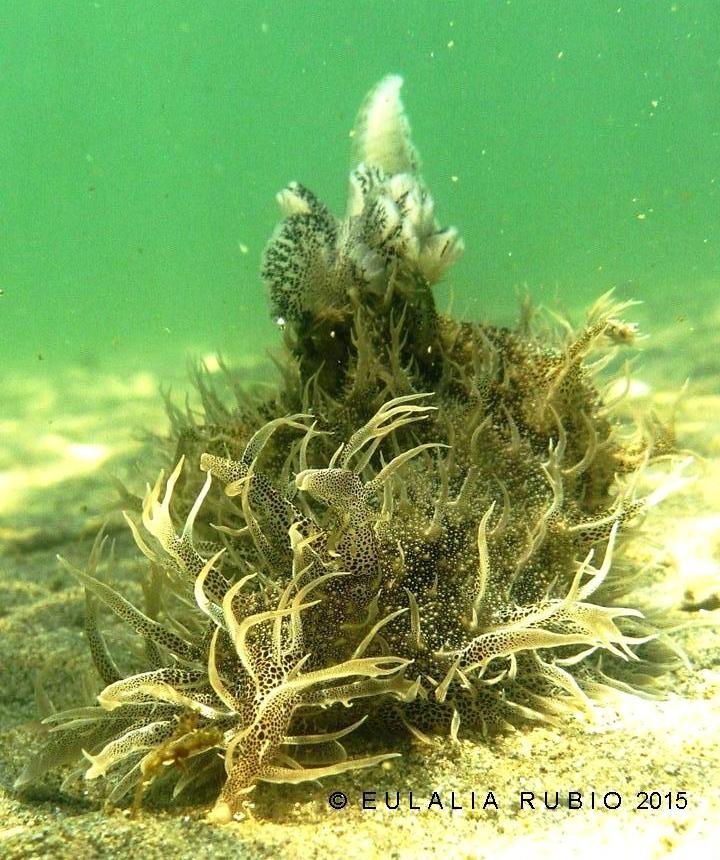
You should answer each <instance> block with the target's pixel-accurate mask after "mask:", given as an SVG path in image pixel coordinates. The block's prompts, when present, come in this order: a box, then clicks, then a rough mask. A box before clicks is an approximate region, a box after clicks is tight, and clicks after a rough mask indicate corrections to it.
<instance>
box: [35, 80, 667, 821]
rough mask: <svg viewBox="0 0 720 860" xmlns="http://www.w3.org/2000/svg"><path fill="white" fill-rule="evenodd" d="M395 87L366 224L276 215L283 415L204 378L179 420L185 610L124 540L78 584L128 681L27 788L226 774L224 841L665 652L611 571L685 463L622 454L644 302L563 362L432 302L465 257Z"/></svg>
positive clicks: (390, 89)
mask: <svg viewBox="0 0 720 860" xmlns="http://www.w3.org/2000/svg"><path fill="white" fill-rule="evenodd" d="M399 87H400V82H399V79H398V78H394V77H391V78H387V79H385V80H384V81H383V82H381V84H380V85H379V86H378V87H377V88H376V89H375V90H373V91H372V93H371V94H370V96H369V97H368V99H367V101H366V103H365V105H364V106H363V109H362V111H361V115H360V119H359V123H358V131H357V137H358V138H359V142H358V147H359V150H358V151H359V155H360V156H361V159H359V160H362V161H363V162H364V163H363V166H361V167H360V168H358V169H357V170H356V171H355V172H354V173H353V177H352V188H353V189H354V191H352V193H351V203H350V206H349V212H348V216H347V217H346V219H345V220H336V219H334V217H333V216H332V215H330V213H329V212H328V211H327V210H326V209H325V208H324V207H323V206H322V205H321V204H320V203H318V201H317V200H316V198H315V197H314V196H313V195H312V194H311V193H310V192H308V191H306V190H305V189H303V188H302V187H301V186H299V185H297V184H293V185H291V186H290V188H289V189H288V190H287V191H286V192H284V193H283V194H282V195H280V198H281V204H282V206H283V211H284V214H285V215H286V219H285V221H284V222H283V224H282V225H281V226H280V228H279V230H278V231H277V233H276V235H275V237H274V238H273V240H272V242H271V244H270V246H269V248H268V250H267V252H266V258H265V266H264V270H263V271H264V276H265V278H266V280H267V281H268V284H269V287H270V291H271V296H272V300H273V302H274V306H275V307H274V310H275V313H276V315H277V316H282V317H283V319H284V321H285V323H286V337H287V342H288V346H289V350H290V352H291V356H292V357H291V358H290V359H289V360H288V362H287V363H286V365H285V366H284V383H283V386H282V388H281V389H280V391H279V392H278V395H277V397H276V398H275V399H274V400H273V401H271V402H268V401H261V400H253V399H252V398H250V397H249V395H246V394H245V393H243V392H242V391H238V403H237V404H236V406H234V407H232V408H231V407H226V406H224V405H222V403H221V402H220V400H219V399H218V398H217V397H216V396H215V394H214V393H213V391H212V390H211V389H210V388H209V387H208V385H207V383H206V382H205V381H203V380H202V379H200V380H199V387H200V392H201V394H202V398H203V402H204V405H205V416H204V418H203V419H202V420H200V421H198V420H197V419H196V418H195V417H194V416H192V415H191V414H190V413H188V414H187V415H185V416H181V415H180V414H179V413H175V414H174V423H175V426H176V444H177V447H178V454H179V455H180V456H179V459H177V465H176V467H175V469H174V471H173V472H172V474H171V475H170V476H169V477H168V478H167V480H165V479H164V477H163V475H161V476H160V478H159V479H158V481H157V483H156V484H155V486H154V487H153V488H151V489H148V491H147V493H146V496H145V499H144V502H143V504H142V510H141V512H140V517H139V520H138V517H137V516H134V515H128V516H127V519H128V522H129V524H130V527H131V529H132V531H133V534H134V536H135V540H136V543H137V545H138V546H139V548H140V550H141V551H142V553H143V554H144V555H145V556H146V557H147V558H148V559H149V563H150V569H151V571H152V572H153V583H154V587H155V589H156V590H158V589H161V590H162V591H163V593H164V595H165V596H164V598H163V600H162V601H159V600H157V599H156V600H154V601H152V603H153V606H152V607H151V608H147V611H146V612H145V613H143V612H141V611H140V610H139V609H138V608H136V607H135V606H134V605H132V604H131V603H129V602H127V601H126V600H125V599H124V598H123V597H122V596H121V595H120V593H119V591H116V590H115V589H114V588H111V587H110V586H109V585H107V584H106V583H105V582H104V581H102V579H101V578H99V577H98V575H97V574H98V570H97V569H98V567H99V566H100V563H101V556H102V541H98V542H97V543H96V546H95V548H94V550H93V554H92V556H91V560H90V564H89V565H88V568H87V569H86V570H79V569H77V568H74V567H73V568H71V569H72V572H73V573H74V574H75V575H76V576H77V577H78V578H79V579H80V581H81V582H82V583H83V584H84V585H85V587H86V591H87V595H88V599H87V610H88V612H87V626H86V633H87V638H88V641H89V644H90V647H91V650H92V653H93V657H94V659H95V664H96V666H97V668H98V671H99V673H100V675H101V677H102V680H103V682H104V683H105V685H106V686H105V688H104V689H103V691H102V692H101V693H100V695H99V696H98V704H97V705H93V706H90V707H82V708H76V709H74V710H70V711H64V712H62V713H60V714H57V715H54V716H52V717H50V718H49V721H48V722H49V725H50V727H51V734H50V739H49V742H48V745H47V746H46V748H45V750H44V751H43V752H42V753H41V754H40V756H39V758H38V759H37V760H36V761H35V762H34V763H33V764H32V765H31V766H30V767H29V768H28V771H27V772H26V773H25V774H24V775H23V776H22V777H21V780H20V782H21V783H24V782H27V781H29V780H31V779H33V778H35V777H36V776H37V775H38V774H39V773H41V772H43V771H44V770H45V769H47V768H48V767H51V766H54V765H56V764H59V763H62V762H66V761H70V760H74V759H75V758H76V757H77V756H78V754H79V753H80V751H81V750H82V751H83V752H84V754H85V757H86V758H87V759H88V761H89V767H88V763H87V762H85V763H84V765H83V767H82V770H83V771H84V772H85V776H86V778H88V779H93V778H96V777H100V776H102V777H104V778H105V779H106V780H107V784H108V794H109V796H110V799H111V800H112V801H120V800H121V799H122V798H124V797H126V796H128V795H130V794H132V792H133V791H134V792H135V796H136V797H138V796H139V792H141V791H142V789H143V787H144V786H145V785H147V784H148V783H149V782H150V781H151V780H152V779H153V778H154V777H155V776H156V775H157V774H158V773H160V772H161V771H162V772H164V773H168V772H170V771H172V772H173V773H174V774H176V775H177V780H176V783H175V787H174V791H175V792H179V791H181V790H183V789H184V788H186V787H188V786H190V785H199V784H201V783H203V782H205V781H208V780H212V779H218V776H219V774H220V773H221V772H222V768H223V764H224V769H225V777H224V784H223V786H222V789H221V792H220V795H219V798H218V799H217V802H216V803H215V806H214V808H213V810H212V813H211V817H212V819H213V820H215V821H220V822H222V821H227V820H229V819H230V818H231V817H232V815H233V814H234V813H235V812H236V811H237V810H238V809H239V807H240V805H241V803H242V800H243V798H244V797H245V795H246V794H247V792H249V791H250V790H251V789H252V788H253V787H254V786H255V784H256V783H257V782H258V781H259V780H263V781H270V782H299V781H302V780H308V779H316V778H318V777H323V776H327V775H331V774H337V773H341V772H342V771H345V770H347V769H350V768H358V767H365V766H371V765H374V764H376V763H378V762H380V761H382V760H383V759H385V758H386V757H388V756H391V755H393V754H394V750H395V749H396V748H397V745H398V740H397V739H398V731H397V730H400V731H409V732H410V733H412V734H413V735H415V736H417V737H419V738H425V737H426V736H427V735H428V734H431V733H436V732H441V733H445V734H447V735H449V736H450V737H451V738H456V737H457V736H458V733H460V732H464V731H468V730H476V731H480V732H483V733H484V732H486V731H488V730H490V729H493V728H496V727H503V726H507V725H509V724H510V725H511V724H517V723H518V722H520V721H523V720H527V719H547V720H553V719H557V718H558V717H564V716H565V715H566V714H568V713H578V714H580V715H584V714H589V713H590V712H591V709H592V706H591V699H592V698H594V697H596V696H598V695H600V694H602V693H603V691H606V690H608V689H609V688H613V687H615V688H618V687H619V688H621V689H625V688H627V683H628V682H627V679H626V680H623V677H624V676H623V675H622V673H621V672H620V668H621V667H622V666H623V665H624V664H629V663H632V662H637V660H638V659H639V658H638V651H639V650H640V649H644V650H645V652H646V653H645V655H644V656H645V657H650V656H652V654H651V652H652V649H653V648H654V649H655V650H656V652H657V650H658V647H659V640H658V638H657V636H656V632H655V631H654V630H652V629H651V628H650V626H649V624H648V623H647V622H646V621H645V620H644V619H643V618H642V616H641V615H640V613H639V612H638V611H637V610H636V609H632V608H625V607H624V606H623V604H622V602H619V596H620V595H622V594H623V592H625V591H626V590H627V585H626V584H624V576H623V571H622V566H620V567H618V566H617V565H612V569H611V563H612V561H613V554H614V552H615V553H616V548H617V545H618V541H619V540H621V537H620V532H621V531H624V527H625V524H626V523H628V522H629V521H630V520H631V519H632V518H633V517H635V516H636V515H637V514H638V513H639V512H640V510H641V509H643V508H645V507H647V506H649V505H653V504H655V503H657V502H658V501H659V500H660V499H661V497H662V496H663V495H664V494H665V493H666V492H668V491H669V490H670V489H672V488H673V487H674V486H675V485H676V484H677V482H678V481H680V480H681V479H680V478H678V479H676V480H669V481H668V482H667V483H666V484H665V485H664V486H663V488H662V489H661V490H659V491H657V492H656V493H654V494H653V495H652V496H650V497H646V498H640V499H638V498H636V497H635V495H634V491H633V481H632V476H633V475H634V474H636V473H637V472H638V470H640V469H642V468H643V467H644V466H645V465H646V464H647V463H648V462H649V461H650V460H651V459H653V458H657V457H658V456H660V455H663V454H666V453H667V447H668V446H667V440H666V439H664V438H660V437H659V436H658V434H657V433H655V434H653V433H652V432H649V431H648V430H647V429H646V430H645V431H638V433H637V434H636V435H635V436H634V437H633V438H632V439H630V438H628V434H627V428H626V429H625V431H623V429H622V427H620V425H619V423H618V422H617V421H616V420H614V419H613V414H612V405H611V404H608V403H607V402H606V401H605V399H604V398H603V397H602V396H601V394H600V393H599V390H598V388H597V387H596V384H595V381H594V380H595V378H596V375H597V374H598V373H599V372H600V370H601V369H602V367H603V365H604V364H605V363H606V359H605V358H604V356H609V355H611V353H612V351H613V350H614V349H615V348H616V347H618V346H620V345H623V344H625V343H628V342H632V340H633V339H634V336H635V330H634V328H633V327H632V326H631V325H629V324H627V323H625V322H623V321H622V320H621V315H622V312H623V311H624V309H625V305H621V304H618V303H613V301H612V300H611V299H610V298H609V297H604V298H603V299H602V300H600V301H599V302H598V303H597V304H596V305H595V307H593V308H592V309H591V311H590V313H589V315H588V320H587V323H586V325H585V326H584V327H582V328H581V330H580V331H578V332H576V333H572V334H567V333H566V337H565V339H564V340H562V339H560V338H558V339H557V342H556V343H555V344H550V343H548V342H540V341H539V340H538V338H537V337H536V336H535V335H534V334H533V333H532V326H531V324H530V322H529V316H528V315H527V314H526V315H525V316H524V318H523V321H522V323H521V325H520V326H519V328H518V330H517V331H515V332H510V331H508V330H505V329H496V328H492V327H488V326H482V325H478V324H471V323H462V322H457V321H454V320H452V319H450V318H448V317H444V316H442V315H440V314H438V313H437V311H436V310H435V305H434V302H433V297H432V293H431V289H430V286H431V283H432V282H433V281H434V280H436V279H437V276H439V274H440V273H441V272H442V271H443V270H444V268H445V267H446V266H447V264H448V263H449V262H451V261H452V260H453V259H454V258H455V257H456V256H457V254H458V253H459V251H460V248H461V245H460V242H459V240H458V238H457V235H456V232H455V231H454V230H452V229H450V230H442V229H440V228H439V227H438V226H437V224H436V223H435V220H434V216H433V211H432V201H431V199H430V197H429V195H428V194H427V192H426V190H425V189H424V187H423V186H422V183H421V181H420V179H419V178H418V177H417V175H416V166H417V164H416V155H415V152H414V150H413V149H412V147H411V144H410V142H409V137H408V127H407V121H406V120H405V117H404V113H403V111H402V106H401V104H400V100H399ZM600 353H602V354H601V355H600V357H599V358H598V359H597V360H595V359H593V361H594V363H591V356H593V355H594V354H595V355H598V354H600ZM277 416H280V417H277ZM653 436H654V437H655V439H654V440H653V438H652V437H653ZM658 439H659V441H658ZM198 469H199V470H201V471H202V472H204V473H206V480H205V482H204V484H203V485H202V487H201V489H200V490H199V492H198V481H197V478H196V476H197V474H198ZM616 554H617V553H616ZM68 567H69V565H68ZM98 599H99V600H100V601H102V603H104V604H105V605H106V606H108V607H109V608H110V609H111V610H113V611H114V612H115V613H116V614H117V615H118V616H120V617H121V618H122V619H124V620H125V621H126V622H127V623H128V624H129V625H130V626H131V627H132V629H133V630H134V631H135V632H136V633H137V634H139V636H141V637H143V638H144V639H145V641H146V643H147V661H148V662H147V666H146V667H144V668H145V670H144V671H139V672H138V673H137V674H134V675H131V676H129V677H122V676H121V674H120V672H119V671H118V669H117V668H116V665H115V663H114V661H113V659H112V656H111V654H110V653H109V651H108V649H107V647H106V644H105V642H104V639H103V637H102V635H101V633H100V632H99V628H98V625H97V624H96V621H95V611H96V603H97V600H98ZM655 656H657V653H656V655H655ZM365 721H370V722H374V723H375V724H376V726H377V730H376V731H375V733H374V736H375V739H376V741H377V739H378V738H380V739H383V742H384V743H385V749H382V750H381V751H380V752H377V751H375V752H373V754H371V755H367V754H365V755H363V750H362V749H358V747H359V746H360V744H359V743H358V742H357V741H354V740H353V739H355V738H357V733H355V734H353V735H351V733H352V732H353V730H355V729H357V728H358V727H359V725H360V724H361V723H363V722H365ZM341 739H342V740H343V743H341ZM347 744H352V745H354V748H353V749H352V750H351V754H350V755H349V756H348V755H347V753H346V750H345V745H347ZM179 761H183V763H184V767H183V768H182V769H180V768H172V769H165V768H164V767H163V765H165V764H174V763H177V762H179Z"/></svg>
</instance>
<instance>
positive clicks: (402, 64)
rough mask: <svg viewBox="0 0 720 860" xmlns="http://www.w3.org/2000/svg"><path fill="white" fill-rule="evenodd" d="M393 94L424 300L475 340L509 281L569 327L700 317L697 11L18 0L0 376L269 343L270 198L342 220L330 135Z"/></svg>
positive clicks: (706, 224)
mask: <svg viewBox="0 0 720 860" xmlns="http://www.w3.org/2000/svg"><path fill="white" fill-rule="evenodd" d="M388 72H399V73H400V74H402V75H403V76H404V77H405V87H404V89H403V98H404V101H405V104H406V107H407V110H408V112H409V114H410V118H411V121H412V125H413V132H414V139H415V142H416V144H417V146H418V148H419V150H420V152H421V155H422V157H423V175H424V177H425V179H426V181H427V183H428V185H429V187H430V189H431V190H432V192H433V195H434V197H435V200H436V211H437V213H438V215H439V217H440V218H441V219H442V220H444V221H446V222H447V223H452V224H455V225H457V226H458V227H459V228H460V230H461V232H462V234H463V236H464V238H465V242H466V246H467V251H466V255H465V257H464V259H463V260H462V261H461V263H460V264H459V265H458V266H457V267H456V268H455V269H454V270H453V271H452V272H451V273H450V275H449V278H448V283H447V284H445V285H444V286H442V287H440V288H439V290H438V292H439V296H440V299H441V303H442V304H444V303H446V302H447V300H448V298H449V295H450V292H451V290H452V293H453V296H454V308H455V311H456V312H462V313H464V314H467V315H470V316H473V317H484V318H487V319H491V320H492V319H498V318H501V317H504V316H506V315H507V314H508V313H509V312H510V311H511V309H512V308H513V306H514V303H515V291H516V289H517V288H518V287H522V285H523V284H527V285H528V286H529V288H530V289H531V290H532V292H533V294H534V295H535V296H537V297H538V298H539V299H540V300H542V301H551V300H553V299H554V298H557V299H558V300H559V301H560V302H561V303H563V304H565V305H567V306H572V307H574V306H576V305H579V304H583V303H584V302H586V301H589V300H590V299H592V298H593V297H595V296H596V295H597V294H598V293H600V292H603V291H604V290H606V289H608V288H609V287H611V286H615V287H617V289H618V291H619V292H620V294H621V295H623V296H628V297H629V296H633V297H635V298H640V299H643V300H644V301H645V303H646V306H647V307H648V308H649V309H650V312H649V314H650V318H652V317H653V316H654V315H659V316H662V315H665V316H668V315H672V314H673V313H678V314H680V313H682V314H683V315H685V316H687V315H690V316H693V315H695V316H697V317H698V318H701V317H702V315H703V314H704V313H705V304H704V303H705V302H706V301H707V300H708V299H707V297H708V296H710V297H711V296H712V295H713V290H715V291H717V288H718V286H720V206H719V204H720V3H718V1H717V0H694V2H690V0H688V2H683V0H677V2H670V0H667V2H666V0H635V2H627V0H614V2H604V0H558V2H553V0H543V2H540V0H536V2H533V0H507V2H505V0H502V2H500V0H470V2H454V3H453V2H423V0H414V2H393V3H391V2H369V0H362V2H358V0H355V2H349V0H334V2H308V0H296V2H288V0H284V2H278V0H275V2H256V0H253V2H241V0H235V2H229V0H208V2H199V0H193V2H191V0H180V2H162V3H160V2H156V3H152V2H148V0H144V2H139V0H135V2H132V0H126V2H109V0H98V2H80V0H62V2H53V0H45V2H40V0H23V2H22V3H10V2H5V3H3V4H2V5H1V6H0V100H1V116H2V124H1V125H0V167H1V169H0V206H1V209H0V218H1V221H0V243H1V244H0V288H1V289H2V291H3V292H2V295H0V359H1V360H2V361H3V363H4V365H5V367H6V368H11V369H16V368H19V369H20V370H21V371H22V372H28V373H34V372H38V370H39V369H41V370H42V372H48V371H50V370H51V369H52V367H53V366H59V365H66V364H68V363H74V362H83V363H88V362H97V363H101V364H102V365H103V366H106V365H110V364H111V363H112V362H113V361H117V362H118V363H120V362H121V361H124V360H126V359H127V358H128V356H135V357H138V358H139V359H140V360H142V361H147V362H148V364H150V365H152V363H153V362H162V363H165V364H168V363H169V364H173V363H177V364H179V365H184V360H185V359H184V356H185V353H186V352H187V351H188V350H191V351H195V352H196V353H201V352H203V351H205V350H211V349H220V350H222V351H223V352H224V353H226V354H228V355H229V356H230V357H232V358H241V357H242V356H243V355H245V354H247V353H254V352H257V351H259V350H263V349H265V347H266V346H267V345H269V344H272V343H273V342H275V337H276V333H275V331H274V329H273V324H272V322H271V321H270V319H269V316H268V311H267V307H266V298H265V293H264V288H263V285H262V283H261V281H260V278H259V275H258V269H259V260H260V255H261V252H262V248H263V246H264V243H265V241H266V240H267V238H268V237H269V235H270V233H271V231H272V228H273V226H274V224H275V222H276V220H277V210H276V206H275V202H274V199H273V197H274V194H275V193H276V192H277V191H278V190H279V189H280V188H282V187H283V186H284V185H285V184H286V183H287V182H288V181H289V180H291V179H299V180H301V181H303V182H304V183H305V184H307V185H309V186H310V187H311V188H313V189H314V190H315V191H316V192H317V193H318V195H319V196H320V197H321V198H322V199H324V200H326V201H327V202H328V203H329V204H330V205H331V206H332V207H333V208H334V209H335V210H336V211H337V212H341V211H342V208H343V205H344V198H345V188H346V181H347V173H348V169H349V167H350V156H349V141H348V133H349V130H350V128H351V127H352V123H353V119H354V116H355V112H356V109H357V107H358V105H359V103H360V101H361V99H362V97H363V95H364V93H365V92H366V91H367V90H368V89H369V88H370V87H371V86H372V85H373V84H374V83H375V82H376V81H377V80H378V79H380V78H381V77H382V76H383V75H385V74H387V73H388ZM41 361H42V364H40V362H41ZM158 366H159V365H158Z"/></svg>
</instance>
